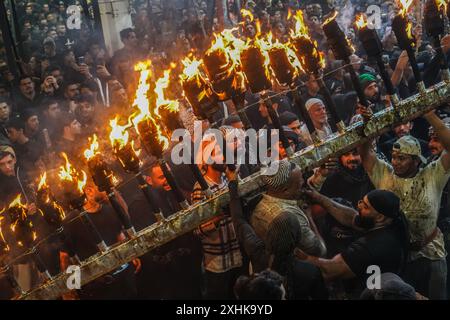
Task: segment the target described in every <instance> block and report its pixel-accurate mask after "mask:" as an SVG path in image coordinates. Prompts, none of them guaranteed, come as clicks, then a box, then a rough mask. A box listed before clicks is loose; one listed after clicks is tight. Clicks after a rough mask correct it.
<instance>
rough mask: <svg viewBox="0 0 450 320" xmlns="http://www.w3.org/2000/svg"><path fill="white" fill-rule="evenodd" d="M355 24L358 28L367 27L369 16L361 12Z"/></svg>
mask: <svg viewBox="0 0 450 320" xmlns="http://www.w3.org/2000/svg"><path fill="white" fill-rule="evenodd" d="M355 25H356V28H357V29H358V30H359V29H362V28H366V27H367V17H366V16H365V15H364V14H359V15H358V17H357V18H356V22H355Z"/></svg>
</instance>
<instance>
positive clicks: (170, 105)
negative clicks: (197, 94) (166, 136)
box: [155, 69, 180, 117]
mask: <svg viewBox="0 0 450 320" xmlns="http://www.w3.org/2000/svg"><path fill="white" fill-rule="evenodd" d="M170 72H171V69H168V70H165V71H164V76H163V77H161V78H159V79H158V80H157V81H156V83H155V93H156V108H155V114H156V115H157V116H158V117H159V116H160V115H159V109H160V108H164V109H168V110H169V111H170V112H178V111H179V110H180V104H179V103H178V101H174V100H168V99H167V98H166V97H165V94H164V90H165V89H167V88H168V87H169V84H170Z"/></svg>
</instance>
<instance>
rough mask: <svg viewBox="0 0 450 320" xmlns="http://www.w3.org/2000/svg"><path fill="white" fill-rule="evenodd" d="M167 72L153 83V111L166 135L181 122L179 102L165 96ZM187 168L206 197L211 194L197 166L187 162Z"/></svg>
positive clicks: (178, 126) (167, 83)
mask: <svg viewBox="0 0 450 320" xmlns="http://www.w3.org/2000/svg"><path fill="white" fill-rule="evenodd" d="M169 74H170V70H166V71H164V76H163V77H162V78H159V79H158V80H157V81H156V83H155V94H156V109H155V113H156V114H158V115H159V116H160V118H161V120H162V124H163V125H164V127H165V130H164V131H165V132H166V133H167V136H169V135H170V134H169V133H171V132H173V131H174V130H176V129H178V128H180V127H182V124H181V123H180V121H179V111H180V103H179V102H178V101H177V100H170V99H168V98H166V95H165V89H167V88H168V87H169V79H170V78H169ZM189 156H190V158H191V160H193V158H192V156H191V155H189ZM189 168H190V169H191V171H192V174H193V175H194V177H195V179H196V180H197V181H198V183H199V184H200V187H201V188H202V190H203V192H204V193H205V195H206V196H207V197H211V196H212V191H211V189H210V187H209V185H208V183H207V182H206V180H205V178H204V177H203V175H202V173H201V171H200V169H199V168H198V166H197V165H196V164H195V163H194V162H191V163H190V164H189Z"/></svg>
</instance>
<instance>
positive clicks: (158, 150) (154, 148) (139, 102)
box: [132, 61, 189, 209]
mask: <svg viewBox="0 0 450 320" xmlns="http://www.w3.org/2000/svg"><path fill="white" fill-rule="evenodd" d="M150 66H151V62H150V61H148V62H146V63H138V64H137V65H136V66H135V70H136V71H139V72H140V79H139V84H138V88H137V91H136V98H135V100H134V104H133V105H134V106H136V107H137V109H138V111H137V113H135V114H134V115H132V122H133V124H134V126H135V128H136V130H137V132H138V134H139V136H140V137H141V141H142V144H143V146H144V148H145V149H146V151H147V153H148V154H151V155H153V156H155V157H156V158H158V162H159V165H160V167H161V170H162V171H163V174H164V176H165V178H166V179H167V183H168V184H169V186H170V187H171V189H172V191H173V192H174V195H175V198H176V199H177V202H178V203H179V204H180V206H181V208H183V209H187V208H188V207H189V203H188V202H187V201H186V199H185V197H184V196H183V194H182V192H181V190H180V188H179V187H178V185H177V183H176V181H175V178H174V176H173V174H172V172H171V171H170V169H169V167H168V164H167V163H166V161H165V160H164V159H163V152H164V150H166V149H167V148H168V147H169V139H168V138H167V137H166V136H165V133H164V132H163V129H162V127H161V125H159V122H161V118H160V117H159V115H158V114H157V112H156V114H155V110H152V111H150V99H149V94H150V91H151V90H150V89H151V86H150V77H151V70H150Z"/></svg>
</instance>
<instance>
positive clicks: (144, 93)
mask: <svg viewBox="0 0 450 320" xmlns="http://www.w3.org/2000/svg"><path fill="white" fill-rule="evenodd" d="M151 65H152V63H151V61H150V60H148V61H145V62H140V63H138V64H137V65H136V66H135V68H134V69H135V71H139V72H140V75H139V84H138V87H137V90H136V98H135V99H134V103H133V106H134V107H136V108H137V109H138V110H137V112H136V113H135V114H133V115H132V116H131V119H132V120H131V121H132V123H133V124H134V126H135V128H136V130H137V132H138V133H140V132H139V126H138V124H139V123H140V122H141V121H150V122H151V123H152V125H153V126H154V127H155V128H156V132H157V134H156V136H157V137H156V138H157V139H158V142H159V143H160V144H161V145H162V147H163V149H167V148H168V147H169V139H168V138H167V137H165V136H164V135H163V132H162V130H161V127H160V126H159V125H158V122H160V121H161V119H160V117H159V116H158V115H155V112H154V110H151V109H150V99H149V97H148V94H149V92H150V89H151V84H150V79H151V76H152V72H151V69H150V67H151ZM140 134H141V133H140Z"/></svg>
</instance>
